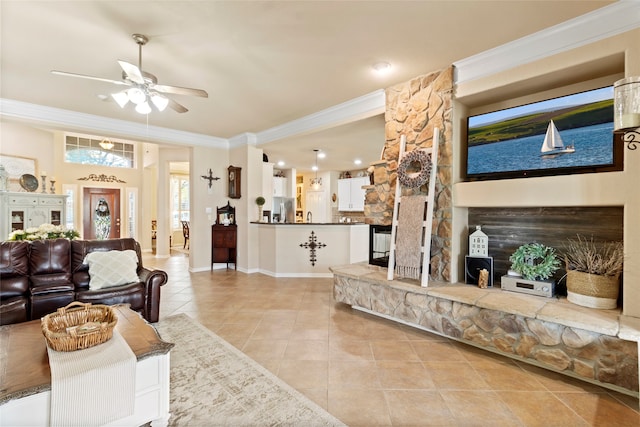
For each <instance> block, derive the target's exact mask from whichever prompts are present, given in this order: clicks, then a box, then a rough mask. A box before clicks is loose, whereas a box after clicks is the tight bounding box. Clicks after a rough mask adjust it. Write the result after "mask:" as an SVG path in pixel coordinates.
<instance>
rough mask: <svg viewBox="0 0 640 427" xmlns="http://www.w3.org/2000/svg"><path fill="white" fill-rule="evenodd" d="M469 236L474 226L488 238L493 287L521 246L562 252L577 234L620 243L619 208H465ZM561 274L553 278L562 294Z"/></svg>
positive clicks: (620, 221)
mask: <svg viewBox="0 0 640 427" xmlns="http://www.w3.org/2000/svg"><path fill="white" fill-rule="evenodd" d="M468 218H469V233H473V232H474V231H475V229H476V225H480V226H482V231H483V232H484V233H485V234H486V235H487V236H489V256H491V257H493V265H494V266H493V270H494V277H493V278H494V285H495V286H499V285H500V277H501V276H503V275H504V274H506V273H507V270H508V269H509V267H510V266H511V263H510V262H509V257H510V256H511V254H512V253H513V252H515V250H516V249H518V247H520V246H521V245H523V244H525V243H531V242H538V243H543V244H545V245H547V246H551V247H553V248H555V249H556V250H557V251H558V252H562V248H563V245H564V243H565V242H566V240H567V239H568V238H573V239H575V238H576V235H577V234H581V235H583V236H586V237H587V238H591V237H592V236H593V239H594V240H595V241H596V242H604V241H622V239H623V233H622V232H623V207H622V206H605V207H575V206H573V207H543V208H469V217H468ZM564 274H565V270H564V268H562V269H561V270H559V271H558V272H557V273H556V275H555V277H554V278H555V279H556V282H557V286H556V287H557V293H559V294H565V295H566V286H565V285H564V280H562V281H561V282H558V281H559V280H560V279H561V278H562V277H563V276H564Z"/></svg>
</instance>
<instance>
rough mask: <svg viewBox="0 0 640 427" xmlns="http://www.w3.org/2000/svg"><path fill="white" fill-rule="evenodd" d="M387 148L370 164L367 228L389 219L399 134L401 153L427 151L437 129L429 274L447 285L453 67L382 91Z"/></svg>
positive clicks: (421, 191)
mask: <svg viewBox="0 0 640 427" xmlns="http://www.w3.org/2000/svg"><path fill="white" fill-rule="evenodd" d="M385 94H386V111H385V139H386V142H385V148H384V151H383V158H382V159H381V160H380V161H377V162H373V163H372V164H371V166H373V168H374V170H373V177H374V183H373V185H371V186H369V188H368V189H367V193H366V196H365V206H364V216H365V221H366V223H368V224H376V225H389V224H391V218H392V217H393V203H394V197H395V186H396V176H397V175H396V171H397V169H398V154H399V149H400V136H401V135H406V138H407V141H406V148H405V151H412V150H414V149H416V148H422V147H425V148H426V147H431V146H432V143H433V129H434V128H436V127H437V128H438V129H440V144H439V146H438V170H437V181H436V194H435V201H436V202H435V205H434V213H433V231H432V237H431V272H430V277H431V278H433V279H435V280H442V281H447V282H448V281H449V280H450V277H451V274H450V269H451V250H450V248H451V237H452V236H451V188H452V180H451V176H452V173H451V167H452V134H451V132H452V127H451V114H452V94H453V67H449V68H447V69H446V70H444V71H439V72H434V73H431V74H427V75H424V76H420V77H417V78H415V79H413V80H410V81H408V82H405V83H402V84H399V85H396V86H393V87H390V88H388V89H387V90H386V93H385ZM402 194H403V195H405V194H407V195H410V194H427V188H426V186H423V187H421V188H419V189H405V190H403V192H402Z"/></svg>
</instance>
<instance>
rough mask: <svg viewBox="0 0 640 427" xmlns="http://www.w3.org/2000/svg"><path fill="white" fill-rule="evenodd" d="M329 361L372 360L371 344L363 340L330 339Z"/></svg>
mask: <svg viewBox="0 0 640 427" xmlns="http://www.w3.org/2000/svg"><path fill="white" fill-rule="evenodd" d="M329 359H330V360H374V358H373V351H371V344H370V343H369V341H364V340H349V339H331V340H330V341H329Z"/></svg>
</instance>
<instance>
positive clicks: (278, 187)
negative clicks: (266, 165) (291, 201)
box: [273, 176, 289, 197]
mask: <svg viewBox="0 0 640 427" xmlns="http://www.w3.org/2000/svg"><path fill="white" fill-rule="evenodd" d="M273 197H289V195H288V194H287V178H284V177H278V176H274V177H273Z"/></svg>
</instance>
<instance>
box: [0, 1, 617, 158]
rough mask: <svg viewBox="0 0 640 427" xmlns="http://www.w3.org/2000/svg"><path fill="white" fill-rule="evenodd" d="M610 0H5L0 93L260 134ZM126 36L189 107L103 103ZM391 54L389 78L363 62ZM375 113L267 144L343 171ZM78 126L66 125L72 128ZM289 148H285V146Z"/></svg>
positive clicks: (379, 137) (194, 128)
mask: <svg viewBox="0 0 640 427" xmlns="http://www.w3.org/2000/svg"><path fill="white" fill-rule="evenodd" d="M610 3H612V1H546V0H538V1H526V0H522V1H491V0H482V1H481V0H475V1H126V2H123V1H21V0H15V1H14V0H3V1H2V2H0V19H1V22H0V23H1V30H0V31H1V33H0V35H1V48H2V50H1V53H2V58H1V63H0V67H1V68H0V71H1V76H2V77H1V79H2V80H1V87H0V96H1V97H2V98H5V99H12V100H17V101H23V102H27V103H33V104H38V105H44V106H49V107H56V108H60V109H65V110H71V111H76V112H83V113H89V114H92V115H97V116H102V117H107V118H112V119H120V120H126V121H130V122H136V123H139V124H146V123H147V119H148V124H149V125H153V126H160V127H164V128H170V129H175V130H181V131H188V132H192V133H197V134H203V135H208V136H213V137H219V138H225V139H226V138H230V137H233V136H237V135H239V134H242V133H245V132H251V133H257V132H260V131H264V130H266V129H270V128H273V127H274V126H279V125H282V124H284V123H287V122H290V121H292V120H295V119H298V118H301V117H303V116H307V115H309V114H312V113H315V112H318V111H321V110H324V109H327V108H330V107H332V106H335V105H338V104H340V103H343V102H345V101H349V100H351V99H354V98H357V97H360V96H362V95H365V94H368V93H371V92H373V91H376V90H378V89H383V88H387V87H390V86H392V85H395V84H397V83H401V82H405V81H407V80H410V79H411V78H413V77H416V76H418V75H421V74H426V73H429V72H432V71H436V70H441V69H444V68H445V67H448V66H449V65H451V64H452V63H454V62H456V61H459V60H461V59H464V58H467V57H469V56H472V55H474V54H477V53H480V52H483V51H486V50H488V49H491V48H494V47H497V46H500V45H502V44H504V43H506V42H509V41H511V40H514V39H517V38H520V37H523V36H526V35H529V34H532V33H534V32H537V31H540V30H542V29H545V28H548V27H551V26H553V25H556V24H558V23H561V22H564V21H567V20H569V19H571V18H573V17H576V16H579V15H583V14H585V13H588V12H590V11H592V10H595V9H598V8H601V7H604V6H606V5H608V4H610ZM133 33H142V34H145V35H146V36H148V37H149V39H150V40H149V43H148V44H147V45H146V46H145V47H144V48H143V56H142V64H143V69H144V70H145V71H147V72H150V73H152V74H154V75H156V76H157V78H158V80H159V83H161V84H167V85H176V86H185V87H193V88H199V89H204V90H206V91H207V92H208V93H209V98H206V99H205V98H196V97H188V96H181V95H175V96H174V99H175V100H176V101H178V102H180V103H181V104H183V105H184V106H186V107H187V108H188V109H189V110H190V111H189V112H187V113H184V114H178V113H176V112H174V111H173V110H170V109H167V110H165V111H164V112H162V113H158V112H154V113H152V114H150V115H149V116H141V115H139V114H137V113H135V112H134V111H133V109H129V108H125V109H120V108H119V107H118V105H117V104H116V103H114V102H106V101H102V100H100V98H99V96H100V95H108V94H109V93H112V92H116V91H117V90H119V89H120V87H119V86H116V85H113V84H109V83H104V82H98V81H90V80H84V79H76V78H69V77H63V76H56V75H52V74H51V73H50V71H51V70H54V69H55V70H63V71H68V72H73V73H79V74H87V75H93V76H99V77H104V78H108V79H114V80H118V79H120V76H121V69H120V67H119V66H118V63H117V60H118V59H121V60H124V61H128V62H131V63H134V64H137V60H138V46H137V45H136V44H135V42H134V41H133V40H132V38H131V34H133ZM378 61H387V62H389V63H391V64H392V67H393V68H392V71H391V73H389V74H388V75H386V76H383V77H381V76H377V75H375V74H374V73H373V72H372V70H371V65H372V64H374V63H376V62H378ZM382 126H383V120H382V118H381V117H377V118H371V119H367V120H364V121H361V122H357V123H353V124H349V125H343V126H341V127H338V128H333V129H328V130H324V131H322V132H318V133H315V134H312V135H306V136H305V137H301V138H289V139H288V140H285V141H278V142H273V143H268V144H266V145H265V146H263V147H262V148H264V149H265V152H266V153H267V154H268V156H269V158H270V161H274V162H275V161H278V160H280V159H281V158H282V159H285V161H286V162H287V166H285V167H296V168H299V169H301V170H305V169H309V168H310V166H311V165H312V164H313V162H314V157H313V156H314V155H313V148H319V149H322V150H324V151H326V152H327V154H328V157H327V159H325V160H323V161H320V162H319V166H320V167H321V170H326V169H332V170H352V169H355V168H356V167H355V166H354V165H353V159H355V158H356V157H360V158H361V159H362V160H363V161H364V162H365V167H366V164H367V163H368V162H370V161H373V160H376V159H378V158H379V154H380V150H381V148H382V146H383V144H384V136H383V130H382ZM68 130H73V129H68ZM292 147H293V148H292Z"/></svg>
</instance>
